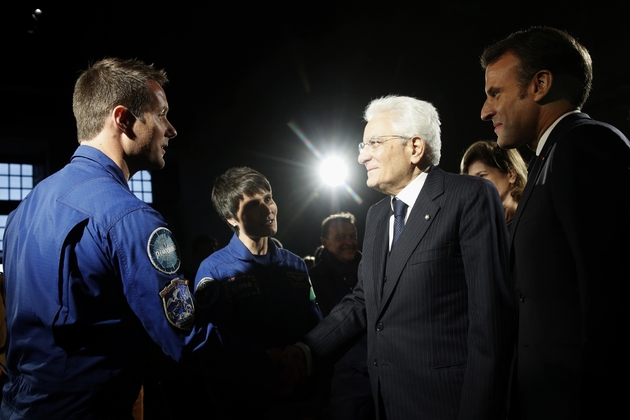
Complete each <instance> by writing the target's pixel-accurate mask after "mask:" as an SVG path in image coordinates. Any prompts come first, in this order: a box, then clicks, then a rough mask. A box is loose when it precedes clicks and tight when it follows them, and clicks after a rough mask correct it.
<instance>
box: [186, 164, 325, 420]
mask: <svg viewBox="0 0 630 420" xmlns="http://www.w3.org/2000/svg"><path fill="white" fill-rule="evenodd" d="M212 202H213V204H214V207H215V209H216V210H217V213H218V214H219V215H220V216H221V218H222V219H223V220H225V221H226V222H227V223H228V225H229V226H230V227H231V228H232V230H233V231H234V232H235V233H234V235H233V237H232V240H231V241H230V243H229V244H228V245H227V246H226V247H225V248H222V249H220V250H218V251H216V252H214V253H213V254H212V255H210V256H209V257H208V258H206V259H205V260H204V261H203V262H202V263H201V265H200V267H199V270H198V271H197V276H196V278H195V294H196V296H197V299H198V303H199V306H200V307H202V308H203V310H205V311H207V313H208V314H210V319H211V320H212V322H213V323H216V325H218V326H219V327H220V328H224V330H222V331H227V332H229V333H231V334H232V335H233V336H234V337H236V338H237V339H238V340H239V341H240V342H243V343H245V344H248V345H251V346H257V347H259V348H261V349H269V348H278V349H283V348H285V347H286V346H289V345H292V344H294V343H296V342H298V341H299V340H301V339H302V337H303V335H304V334H306V333H307V332H308V331H310V329H311V328H313V327H314V326H315V325H317V323H319V321H320V320H321V313H320V311H319V309H318V308H317V305H316V303H315V299H314V295H313V292H312V288H311V283H310V281H309V277H308V268H307V267H306V263H305V262H304V260H303V259H302V258H300V257H298V256H297V255H295V254H293V253H291V252H289V251H287V250H285V249H282V248H279V247H278V246H276V244H275V243H274V241H272V240H270V237H271V236H272V235H275V234H276V232H277V230H278V221H277V215H278V207H277V205H276V203H275V201H274V200H273V197H272V190H271V185H270V184H269V181H268V180H267V178H266V177H265V176H264V175H262V174H261V173H259V172H257V171H255V170H253V169H251V168H247V167H238V168H232V169H229V170H228V171H227V172H225V173H224V174H223V175H221V176H219V177H218V178H217V179H216V181H215V184H214V187H213V189H212ZM215 385H216V388H215V389H212V390H211V392H212V394H213V397H214V398H215V399H216V400H218V401H219V402H220V403H221V405H222V406H223V415H224V416H226V418H235V419H240V418H254V417H252V416H256V417H258V418H274V419H285V418H287V419H300V418H303V417H306V416H307V415H308V414H310V413H311V412H312V411H311V410H312V408H313V407H312V406H311V405H310V404H309V403H310V402H311V401H312V399H313V397H314V396H316V395H317V392H316V391H317V390H316V389H314V388H316V385H317V381H316V380H313V378H311V379H310V380H308V381H305V382H302V383H298V384H296V387H295V389H293V390H292V391H293V393H292V395H291V396H289V397H285V398H276V397H277V395H273V394H272V393H270V392H269V387H268V386H267V384H265V383H263V382H260V381H256V380H252V379H251V378H250V377H240V378H239V377H237V376H234V377H233V378H232V381H231V383H230V384H228V385H226V384H224V383H221V384H215ZM285 391H286V392H287V393H288V392H289V391H290V389H285Z"/></svg>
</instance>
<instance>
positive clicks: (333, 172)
mask: <svg viewBox="0 0 630 420" xmlns="http://www.w3.org/2000/svg"><path fill="white" fill-rule="evenodd" d="M319 175H320V176H321V177H322V180H323V181H324V182H325V183H326V184H327V185H330V186H336V185H342V184H344V183H345V182H346V177H347V176H348V168H347V167H346V164H345V163H344V162H343V160H341V159H340V158H338V157H336V156H331V157H328V158H326V159H324V160H323V161H322V164H321V166H320V167H319Z"/></svg>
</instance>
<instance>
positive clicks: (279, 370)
mask: <svg viewBox="0 0 630 420" xmlns="http://www.w3.org/2000/svg"><path fill="white" fill-rule="evenodd" d="M267 354H268V355H269V358H270V359H271V363H272V364H273V365H274V366H275V368H276V374H277V375H278V382H279V384H278V385H279V386H278V392H279V393H280V394H281V395H289V394H290V393H291V391H293V387H294V386H295V384H296V383H297V382H298V381H299V380H301V379H302V378H305V377H306V357H305V356H304V352H303V351H302V349H301V348H299V347H298V346H294V345H289V346H286V347H285V348H284V350H282V351H280V350H278V349H269V350H267Z"/></svg>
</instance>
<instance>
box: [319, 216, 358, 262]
mask: <svg viewBox="0 0 630 420" xmlns="http://www.w3.org/2000/svg"><path fill="white" fill-rule="evenodd" d="M322 245H323V246H324V248H325V249H326V250H328V252H330V253H331V254H332V255H333V256H334V257H335V258H337V259H338V260H339V261H341V262H350V261H352V260H354V257H355V256H356V255H357V251H358V248H359V240H358V239H357V229H356V228H355V227H354V225H353V224H352V223H350V222H345V221H341V222H332V223H331V224H330V226H329V228H328V236H327V237H326V238H322Z"/></svg>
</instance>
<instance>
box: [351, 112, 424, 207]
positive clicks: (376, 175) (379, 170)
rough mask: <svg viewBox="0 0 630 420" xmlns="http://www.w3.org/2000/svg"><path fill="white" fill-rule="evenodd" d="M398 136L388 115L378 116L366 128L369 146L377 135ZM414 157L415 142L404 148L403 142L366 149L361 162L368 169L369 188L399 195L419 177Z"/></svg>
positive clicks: (365, 138) (366, 141)
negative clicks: (413, 145) (413, 144)
mask: <svg viewBox="0 0 630 420" xmlns="http://www.w3.org/2000/svg"><path fill="white" fill-rule="evenodd" d="M398 134H399V133H396V132H395V131H394V127H393V124H392V121H391V117H390V115H389V113H382V114H377V115H375V116H374V117H373V118H372V119H371V120H370V122H368V123H367V125H366V126H365V131H364V134H363V142H364V143H368V142H369V141H370V139H371V138H372V137H374V136H377V137H378V136H381V137H382V136H384V137H386V136H388V135H398ZM412 154H413V147H412V142H411V141H407V143H406V144H404V145H403V144H401V140H400V139H393V140H391V141H385V142H382V143H380V144H378V145H375V146H366V147H364V148H363V150H361V152H360V153H359V158H358V160H359V163H360V164H362V165H365V169H367V186H368V187H370V188H374V189H375V190H377V191H380V192H382V193H383V194H388V195H396V194H398V193H399V192H400V191H401V190H402V189H403V188H405V187H406V186H407V185H408V184H409V183H410V182H411V181H412V180H413V178H414V177H415V175H416V174H414V170H415V165H414V163H413V162H412Z"/></svg>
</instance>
